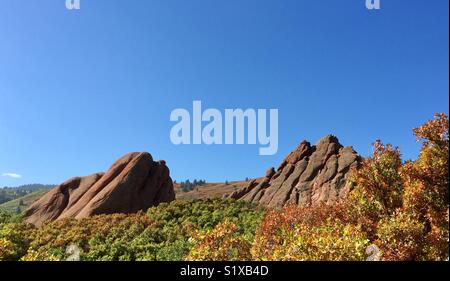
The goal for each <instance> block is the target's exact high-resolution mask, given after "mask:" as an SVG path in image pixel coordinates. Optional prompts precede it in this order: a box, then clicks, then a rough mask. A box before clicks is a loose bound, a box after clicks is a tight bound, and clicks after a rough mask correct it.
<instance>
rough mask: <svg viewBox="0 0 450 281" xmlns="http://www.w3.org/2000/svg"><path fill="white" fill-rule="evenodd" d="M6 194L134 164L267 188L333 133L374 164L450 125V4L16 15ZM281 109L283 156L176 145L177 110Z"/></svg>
mask: <svg viewBox="0 0 450 281" xmlns="http://www.w3.org/2000/svg"><path fill="white" fill-rule="evenodd" d="M0 4H1V8H0V175H1V174H4V173H15V174H19V175H21V176H22V177H20V178H17V177H16V178H13V177H10V176H0V186H5V185H7V186H15V185H19V184H24V183H32V182H39V183H59V182H62V181H64V180H65V179H67V178H69V177H72V176H75V175H86V174H90V173H93V172H97V171H103V170H106V169H107V168H108V167H109V165H110V164H111V163H112V162H113V161H114V160H115V159H117V158H118V157H120V156H121V155H123V154H125V153H127V152H130V151H149V152H150V153H152V155H153V156H154V158H155V159H165V160H166V161H167V164H168V166H169V167H170V169H171V175H172V177H173V178H174V179H175V180H183V179H186V178H190V179H193V178H203V179H206V180H209V181H224V180H234V179H243V178H245V177H257V176H260V175H263V174H264V171H265V169H266V168H268V167H270V166H277V165H278V164H279V162H280V161H281V160H282V158H283V157H284V156H285V155H286V154H287V153H288V152H289V151H291V150H292V149H294V148H295V147H296V145H297V144H298V143H299V142H300V141H301V140H302V139H308V140H309V141H311V142H313V143H315V142H316V141H317V140H318V139H319V138H320V137H322V136H324V135H327V134H329V133H332V134H335V135H337V136H338V137H339V139H340V141H341V143H343V144H344V145H353V146H354V148H355V149H356V150H357V151H358V152H359V153H361V154H362V155H368V154H370V152H371V146H370V145H371V143H372V142H373V141H374V140H375V139H378V138H380V139H382V140H383V141H385V142H390V143H393V144H395V145H398V146H399V147H400V148H401V150H402V153H403V155H404V158H406V159H407V158H415V157H416V155H417V153H418V150H419V144H418V143H416V142H415V140H414V137H413V136H412V133H411V129H412V128H413V127H416V126H418V125H419V124H421V123H423V122H424V121H425V120H427V119H430V118H431V117H432V115H433V113H434V112H446V113H448V102H449V100H448V91H449V81H448V75H449V73H448V72H449V71H448V67H449V66H448V61H449V58H448V52H449V45H448V42H449V41H448V8H449V7H448V1H447V0H433V1H425V0H409V1H406V0H396V1H392V0H390V1H387V0H381V5H382V7H381V10H378V11H373V10H372V11H369V10H366V8H365V1H364V0H352V1H335V0H320V1H318V0H309V1H300V0H283V1H275V0H273V1H261V0H243V1H237V0H236V1H224V0H221V1H218V0H214V1H213V0H211V1H206V0H189V1H175V0H150V1H125V0H114V1H107V0H88V1H87V0H81V9H80V10H78V11H74V10H72V11H69V10H66V8H65V1H64V0H39V1H25V0H0ZM193 100H201V101H202V105H203V106H204V107H214V108H218V109H225V108H244V109H245V108H267V109H268V108H278V110H279V149H278V153H277V154H275V155H273V156H260V155H258V147H259V146H257V145H215V146H214V145H213V146H206V145H184V146H175V145H173V144H172V143H171V142H170V138H169V133H170V129H171V127H172V125H173V123H172V122H170V120H169V116H170V112H171V111H172V110H173V109H175V108H180V107H181V108H188V109H189V108H191V106H192V101H193Z"/></svg>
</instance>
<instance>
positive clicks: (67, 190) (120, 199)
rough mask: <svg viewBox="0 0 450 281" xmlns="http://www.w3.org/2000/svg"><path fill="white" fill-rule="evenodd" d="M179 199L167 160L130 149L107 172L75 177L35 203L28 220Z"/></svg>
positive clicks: (123, 209)
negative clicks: (129, 151)
mask: <svg viewBox="0 0 450 281" xmlns="http://www.w3.org/2000/svg"><path fill="white" fill-rule="evenodd" d="M174 199H175V192H174V189H173V183H172V179H171V178H170V175H169V168H167V166H166V164H165V162H164V161H157V162H155V161H153V158H152V156H151V155H150V154H149V153H147V152H134V153H129V154H127V155H125V156H123V157H122V158H120V159H119V160H117V161H116V162H115V163H114V164H113V165H112V166H111V167H110V168H109V170H108V171H107V172H106V173H97V174H93V175H90V176H86V177H75V178H71V179H69V180H67V181H65V182H64V183H62V184H61V185H59V186H57V187H55V188H53V189H52V190H50V191H49V192H48V193H46V194H45V195H44V196H43V197H42V198H40V199H39V200H37V201H36V202H35V203H34V204H33V205H31V206H30V207H29V208H28V209H27V210H26V211H25V213H24V220H25V221H26V222H28V223H32V224H34V225H36V226H39V225H41V224H43V223H44V222H47V221H54V220H57V219H61V218H83V217H88V216H93V215H99V214H112V213H134V212H137V211H140V210H146V209H148V208H149V207H151V206H155V205H158V204H159V203H161V202H170V201H172V200H174Z"/></svg>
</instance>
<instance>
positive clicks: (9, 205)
mask: <svg viewBox="0 0 450 281" xmlns="http://www.w3.org/2000/svg"><path fill="white" fill-rule="evenodd" d="M47 191H48V189H42V190H37V191H35V192H32V193H29V194H27V195H25V196H22V197H19V198H16V199H14V200H11V201H8V202H5V203H3V204H1V205H0V210H3V211H7V212H12V213H16V212H17V207H18V206H19V202H20V200H22V202H23V205H21V206H19V208H20V212H23V211H24V210H25V209H26V208H27V207H28V206H30V205H31V204H33V202H35V201H36V200H38V199H39V198H40V197H41V196H42V195H44V194H45V193H46V192H47Z"/></svg>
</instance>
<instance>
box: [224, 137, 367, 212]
mask: <svg viewBox="0 0 450 281" xmlns="http://www.w3.org/2000/svg"><path fill="white" fill-rule="evenodd" d="M360 162H361V157H360V156H359V155H358V154H357V153H356V152H355V151H354V150H353V148H352V147H351V146H347V147H343V146H342V145H341V144H340V143H339V140H338V139H337V138H336V137H335V136H332V135H328V136H326V137H324V138H322V139H320V140H319V141H318V142H317V144H316V145H313V146H311V144H310V143H309V142H307V141H302V142H301V143H300V144H299V145H298V147H297V148H296V149H295V150H294V151H292V152H291V153H289V154H288V156H286V158H285V159H284V160H283V161H282V163H281V164H280V166H279V167H278V169H277V170H276V171H275V169H274V168H270V169H268V170H267V172H266V176H265V178H264V179H263V180H262V181H259V182H257V181H256V180H254V181H251V182H250V183H249V185H248V186H247V187H245V188H243V189H241V190H237V191H235V192H233V193H232V194H230V196H229V197H231V198H234V199H240V200H247V201H251V202H257V203H260V204H264V205H266V206H268V207H270V208H281V207H283V206H285V205H287V204H297V205H303V206H313V205H316V204H318V203H322V202H323V203H326V204H331V203H334V202H337V201H339V200H340V199H341V198H344V197H345V196H346V195H347V194H348V192H349V191H350V185H349V184H348V182H347V178H348V175H349V171H350V169H351V168H352V167H357V166H358V165H359V163H360Z"/></svg>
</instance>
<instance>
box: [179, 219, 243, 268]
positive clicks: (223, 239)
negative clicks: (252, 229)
mask: <svg viewBox="0 0 450 281" xmlns="http://www.w3.org/2000/svg"><path fill="white" fill-rule="evenodd" d="M236 231H237V226H236V223H235V222H231V221H229V220H225V221H223V222H222V223H220V224H218V225H217V226H216V227H215V228H214V229H212V230H210V231H206V232H197V233H196V234H195V235H194V239H195V241H196V242H197V244H196V245H195V246H194V247H193V248H192V249H191V251H190V253H189V255H188V257H187V260H195V261H202V260H207V261H245V260H250V259H251V256H250V243H249V242H248V241H246V240H245V239H244V238H243V237H242V236H241V235H238V234H237V233H236Z"/></svg>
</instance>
